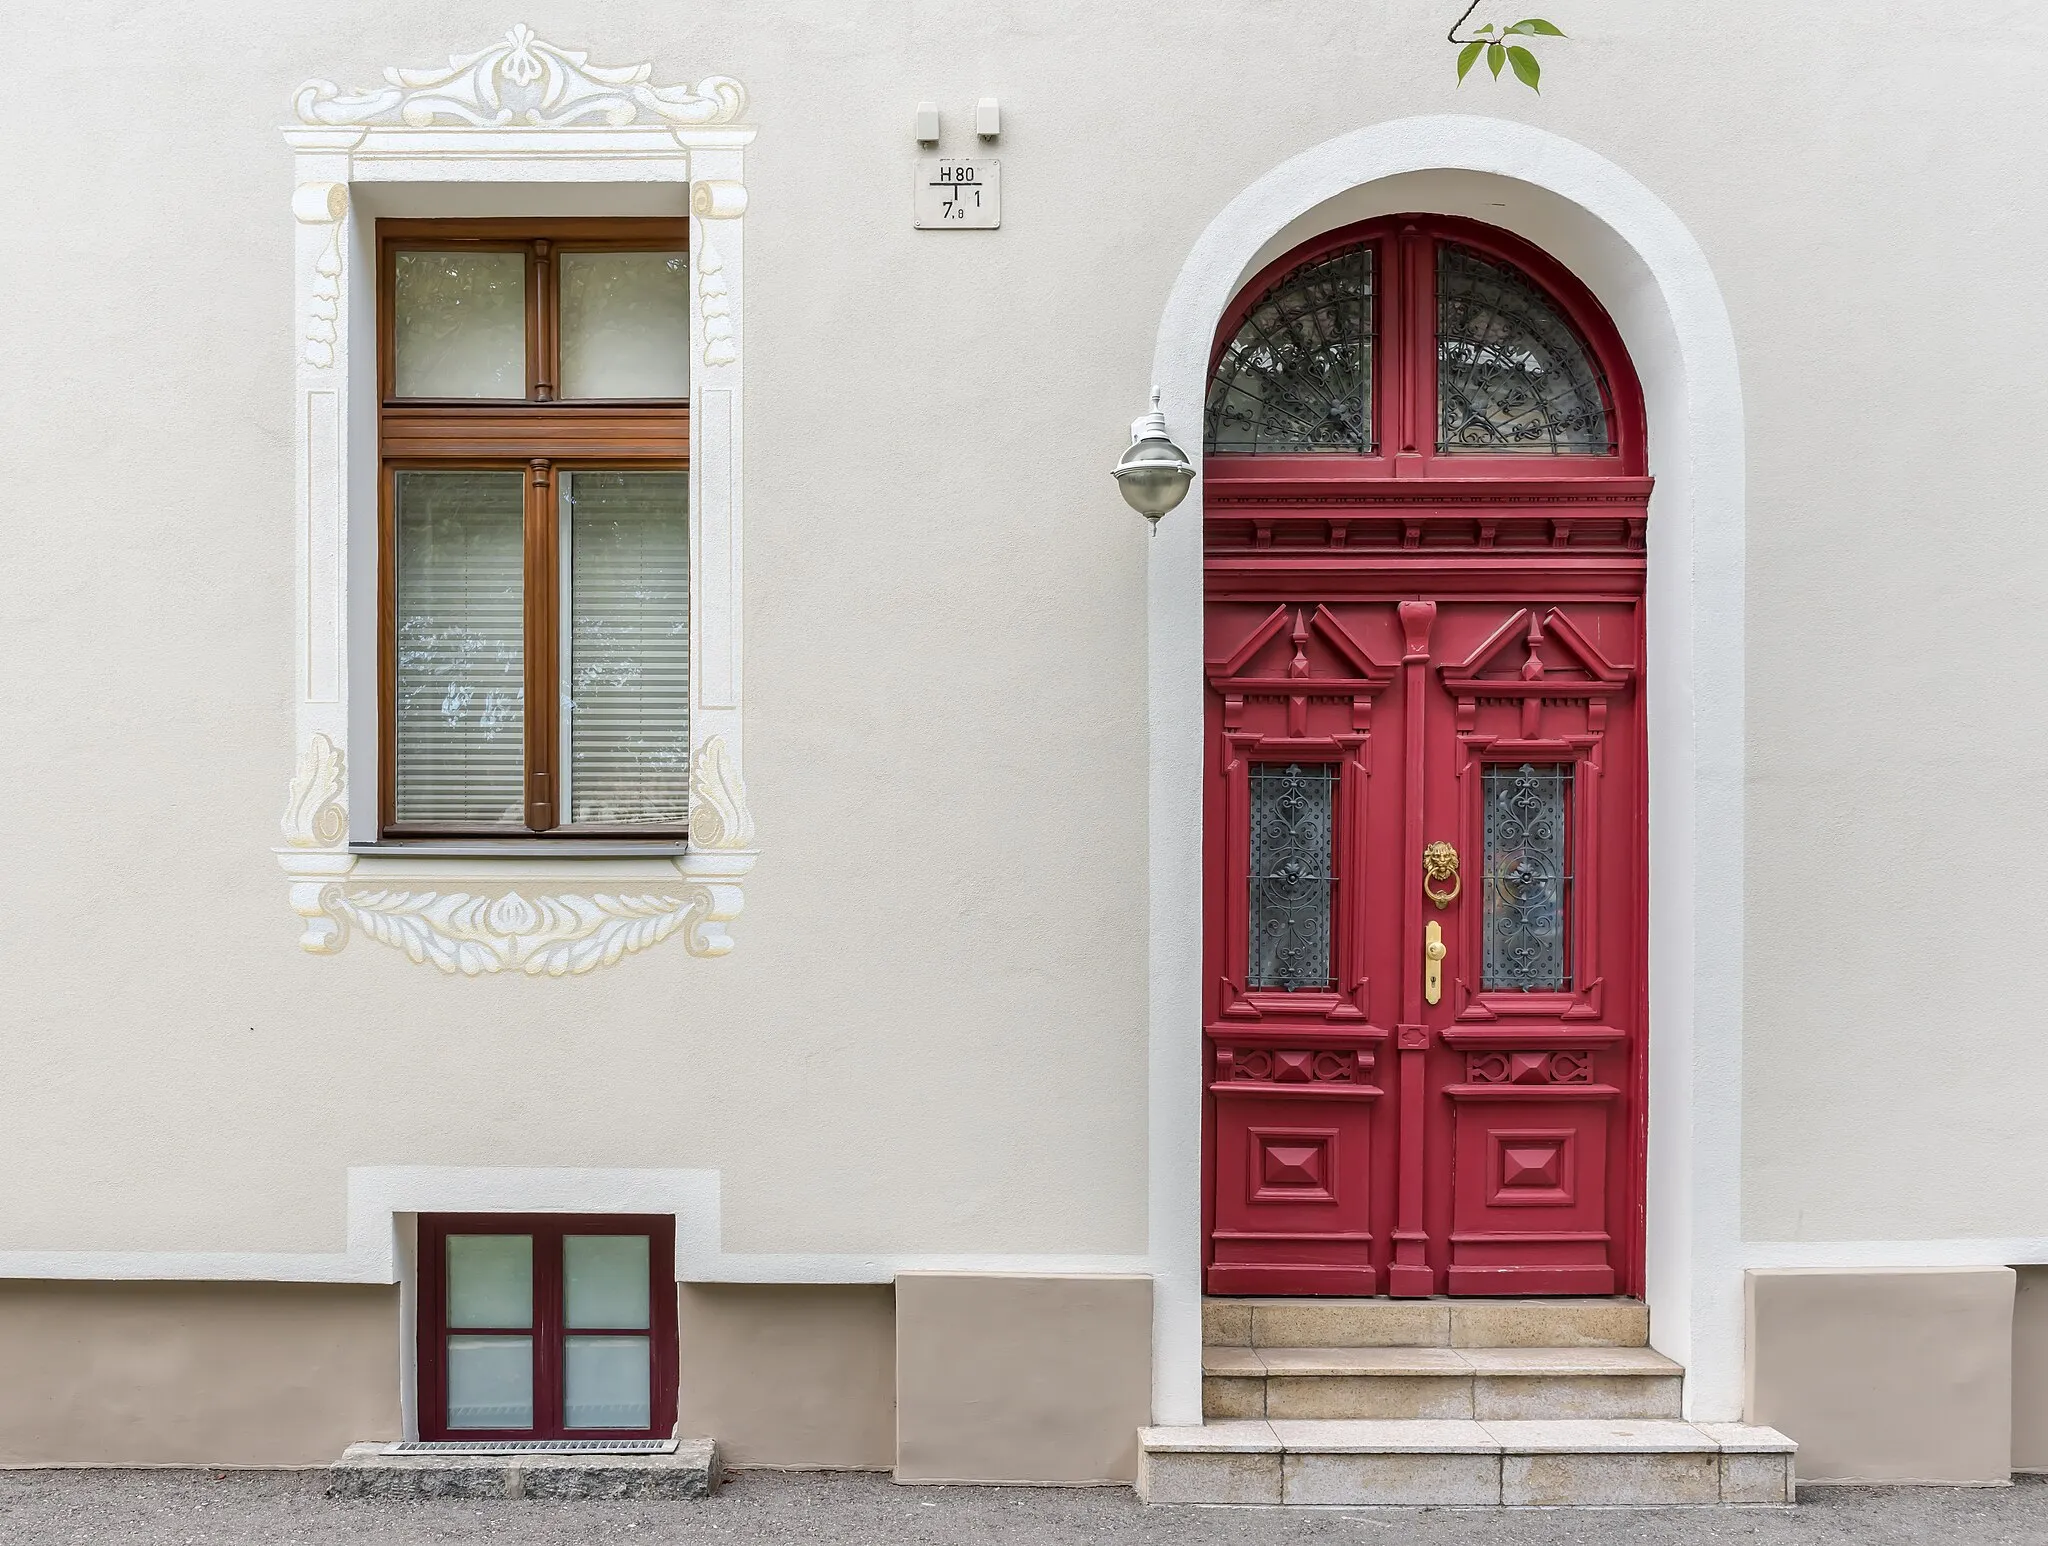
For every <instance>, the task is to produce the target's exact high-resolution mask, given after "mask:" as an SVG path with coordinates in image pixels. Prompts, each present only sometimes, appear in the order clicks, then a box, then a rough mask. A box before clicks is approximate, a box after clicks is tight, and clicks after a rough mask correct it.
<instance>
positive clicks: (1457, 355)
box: [1436, 243, 1614, 456]
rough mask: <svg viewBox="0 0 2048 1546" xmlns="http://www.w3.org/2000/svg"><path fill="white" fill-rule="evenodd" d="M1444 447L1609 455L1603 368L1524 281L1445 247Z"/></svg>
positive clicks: (1441, 253) (1440, 350)
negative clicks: (1602, 390)
mask: <svg viewBox="0 0 2048 1546" xmlns="http://www.w3.org/2000/svg"><path fill="white" fill-rule="evenodd" d="M1436 287H1437V342H1436V357H1437V409H1438V415H1439V418H1440V420H1441V428H1440V429H1439V430H1438V433H1437V449H1438V450H1439V451H1442V452H1445V453H1447V454H1452V455H1455V454H1458V453H1460V452H1474V453H1479V454H1483V455H1490V456H1499V455H1501V454H1503V453H1508V452H1516V453H1534V454H1536V455H1539V456H1605V455H1607V454H1608V453H1609V452H1610V451H1612V450H1613V449H1614V448H1613V446H1612V444H1611V443H1610V442H1609V440H1608V430H1607V409H1606V406H1605V404H1606V399H1605V396H1604V395H1603V394H1602V392H1601V390H1600V372H1599V368H1598V367H1597V366H1596V365H1595V364H1594V363H1593V357H1592V355H1591V354H1590V353H1589V352H1588V351H1587V349H1586V346H1585V345H1584V344H1583V343H1581V342H1580V341H1579V336H1578V334H1576V333H1574V332H1573V331H1572V327H1571V324H1570V323H1569V322H1567V321H1566V320H1565V319H1564V314H1563V313H1562V312H1560V311H1559V310H1558V309H1557V308H1556V307H1555V306H1553V305H1552V304H1551V303H1550V300H1549V298H1548V297H1547V296H1545V295H1544V293H1543V292H1542V291H1541V290H1539V289H1538V288H1537V287H1536V284H1535V282H1534V281H1533V280H1531V279H1530V278H1529V277H1528V276H1527V275H1525V274H1523V273H1521V272H1519V271H1518V270H1516V269H1512V268H1509V267H1508V266H1507V265H1505V264H1501V263H1492V262H1489V261H1488V260H1487V259H1485V258H1482V257H1480V256H1479V254H1478V253H1476V252H1469V251H1467V250H1466V249H1465V248H1463V247H1456V246H1452V245H1451V244H1449V243H1446V244H1445V245H1444V246H1442V247H1440V248H1439V249H1438V250H1437V268H1436Z"/></svg>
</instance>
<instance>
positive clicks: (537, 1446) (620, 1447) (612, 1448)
mask: <svg viewBox="0 0 2048 1546" xmlns="http://www.w3.org/2000/svg"><path fill="white" fill-rule="evenodd" d="M675 1452H676V1441H675V1440H674V1439H405V1440H402V1441H401V1442H399V1443H397V1444H386V1445H385V1446H384V1453H385V1454H387V1455H673V1454H674V1453H675Z"/></svg>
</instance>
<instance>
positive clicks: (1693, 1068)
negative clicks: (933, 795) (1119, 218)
mask: <svg viewBox="0 0 2048 1546" xmlns="http://www.w3.org/2000/svg"><path fill="white" fill-rule="evenodd" d="M1421 173H1465V174H1481V175H1482V176H1483V177H1489V178H1495V179H1506V180H1508V181H1509V182H1511V183H1512V184H1516V185H1521V186H1523V187H1526V188H1527V189H1529V190H1531V192H1532V194H1533V195H1534V196H1535V198H1536V199H1537V200H1538V201H1539V202H1541V203H1543V204H1546V205H1549V206H1563V207H1568V208H1569V210H1570V211H1571V212H1572V214H1573V216H1574V217H1575V218H1576V219H1577V221H1578V223H1579V225H1580V226H1581V228H1582V232H1581V234H1582V235H1583V236H1584V238H1585V242H1584V247H1585V250H1584V251H1583V252H1581V253H1579V254H1576V255H1574V254H1568V253H1563V252H1558V253H1557V255H1558V256H1559V257H1560V258H1561V259H1563V260H1564V261H1566V262H1567V263H1570V264H1571V265H1572V266H1573V267H1574V268H1575V269H1576V270H1578V271H1579V277H1580V278H1581V279H1582V280H1584V281H1585V282H1586V283H1587V284H1588V285H1589V286H1590V287H1591V288H1592V289H1593V290H1594V293H1595V294H1597V295H1598V296H1599V297H1600V299H1601V301H1602V303H1603V304H1604V305H1606V306H1607V308H1608V310H1609V312H1610V313H1611V314H1612V315H1613V317H1614V320H1615V322H1616V324H1617V325H1618V326H1619V327H1620V329H1621V332H1622V336H1623V339H1624V341H1625V342H1626V343H1627V345H1628V348H1629V352H1630V354H1631V356H1632V358H1633V359H1634V362H1635V365H1636V369H1637V371H1638V373H1639V374H1640V376H1641V377H1642V382H1643V392H1644V398H1645V405H1646V407H1647V409H1648V414H1649V445H1650V470H1651V472H1652V473H1654V474H1655V476H1656V479H1657V487H1656V492H1655V494H1654V495H1653V496H1652V499H1651V503H1650V521H1649V576H1648V580H1647V623H1648V631H1649V646H1648V660H1647V662H1646V678H1647V684H1648V699H1647V703H1646V706H1645V707H1646V712H1647V717H1648V726H1649V743H1650V1032H1649V1046H1650V1111H1649V1183H1648V1190H1647V1194H1646V1195H1647V1205H1648V1213H1649V1217H1648V1279H1647V1284H1648V1288H1647V1292H1648V1298H1649V1302H1650V1311H1651V1333H1650V1335H1651V1341H1652V1342H1653V1343H1654V1344H1655V1345H1656V1346H1657V1347H1658V1348H1659V1349H1660V1350H1661V1351H1663V1352H1664V1353H1666V1354H1668V1355H1669V1356H1670V1357H1672V1358H1675V1359H1677V1360H1678V1361H1679V1362H1681V1363H1682V1364H1684V1365H1685V1366H1686V1371H1687V1373H1686V1391H1685V1411H1686V1415H1687V1416H1688V1417H1690V1418H1693V1419H1695V1420H1699V1421H1721V1420H1730V1419H1734V1418H1737V1417H1739V1416H1740V1415H1741V1408H1742V1258H1741V1244H1740V1231H1741V1215H1740V1199H1741V1182H1740V1161H1741V1137H1742V1126H1741V1122H1742V1113H1741V1090H1742V1007H1741V1006H1742V972H1743V960H1742V837H1743V723H1742V716H1743V564H1744V558H1743V477H1744V467H1743V420H1742V390H1741V382H1740V379H1739V375H1738V371H1737V368H1736V355H1735V339H1734V333H1733V330H1732V329H1731V327H1730V325H1729V321H1728V312H1727V307H1726V305H1725V304H1724V303H1723V300H1722V297H1721V291H1720V287H1719V285H1718V284H1717V283H1716V282H1715V279H1714V276H1713V273H1712V271H1711V270H1710V268H1709V267H1708V264H1707V260H1706V255H1705V254H1704V253H1703V252H1702V251H1701V249H1700V246H1699V244H1698V243H1697V242H1696V241H1695V240H1694V239H1693V237H1692V235H1691V233H1690V232H1688V231H1687V230H1686V228H1685V226H1684V225H1683V224H1682V223H1681V222H1680V221H1679V219H1678V217H1677V216H1676V215H1674V214H1673V213H1672V212H1671V210H1670V209H1669V208H1667V207H1666V206H1665V205H1664V203H1663V202H1662V201H1661V200H1659V199H1658V198H1657V196H1656V195H1655V194H1653V193H1652V192H1651V191H1650V190H1649V189H1648V188H1646V187H1644V186H1643V185H1642V184H1641V183H1640V182H1638V181H1636V180H1635V179H1634V178H1633V177H1631V176H1630V175H1629V174H1628V173H1627V172H1625V171H1623V170H1622V169H1621V168H1620V167H1618V166H1616V165H1615V164H1614V163H1613V162H1611V161H1609V160H1607V159H1606V158H1605V157H1603V156H1601V155H1598V154H1597V153H1595V152H1593V151H1591V150H1588V149H1587V148H1586V147H1584V146H1583V145H1579V144H1575V143H1574V142H1572V141H1570V140H1567V139H1564V138H1562V137H1560V136H1558V135H1555V134H1551V133H1549V132H1547V131H1545V130H1542V129H1536V128H1532V127H1530V126H1529V125H1527V124H1522V123H1514V122H1509V121H1506V120H1502V119H1493V118H1481V117H1466V116H1451V115H1445V116H1432V117H1419V118H1404V119H1399V120H1396V121H1393V122H1389V123H1383V124H1375V125H1372V126H1370V127H1367V128H1362V129H1357V130H1354V131H1352V132H1351V133H1348V134H1344V135H1340V136H1338V137H1337V138H1336V139H1333V140H1328V141H1325V142H1324V143H1323V144H1321V145H1318V146H1315V147H1314V148H1312V149H1310V150H1306V151H1303V152H1302V153H1301V154H1299V155H1297V156H1295V157H1293V158H1292V159H1291V160H1288V161H1285V162H1282V163H1281V164H1280V165H1278V166H1276V167H1274V168H1273V169H1272V170H1271V171H1269V172H1267V173H1266V174H1265V175H1264V176H1262V177H1260V178H1259V179H1258V180H1257V181H1256V182H1254V183H1253V184H1252V185H1251V186H1250V187H1248V188H1246V189H1245V190H1244V192H1242V193H1241V194H1239V195H1238V196H1237V197H1236V198H1235V199H1233V200H1231V202H1230V203H1229V204H1228V205H1227V206H1226V207H1225V208H1224V209H1223V210H1222V212H1221V213H1219V214H1218V215H1217V216H1216V218H1215V219H1214V220H1212V221H1211V222H1210V224H1209V226H1208V229H1206V230H1205V231H1203V233H1202V235H1201V236H1200V238H1199V239H1197V241H1196V242H1195V244H1194V247H1193V248H1192V250H1191V251H1190V252H1189V254H1188V257H1187V261H1186V262H1185V264H1183V266H1182V268H1181V271H1180V274H1179V276H1178V278H1177V279H1176V280H1175V281H1174V285H1173V289H1172V292H1171V293H1170V294H1169V296H1168V297H1167V301H1166V309H1165V314H1164V315H1163V317H1162V318H1161V320H1160V325H1159V337H1158V343H1157V346H1156V349H1155V351H1154V354H1153V366H1152V384H1154V385H1156V386H1157V387H1158V388H1159V389H1160V391H1161V393H1162V402H1163V406H1164V408H1165V411H1166V416H1167V422H1168V423H1169V424H1170V425H1171V426H1172V427H1173V429H1174V430H1175V431H1176V432H1177V433H1178V434H1179V436H1180V437H1181V439H1182V442H1183V443H1184V444H1192V443H1193V442H1192V441H1191V440H1189V439H1188V438H1187V437H1189V436H1194V437H1197V438H1199V435H1200V426H1201V423H1202V404H1203V397H1204V392H1205V387H1206V377H1207V373H1208V360H1209V349H1210V345H1211V342H1212V340H1213V338H1214V336H1215V331H1216V326H1217V323H1218V321H1219V320H1220V319H1221V317H1222V314H1223V309H1224V307H1225V306H1226V305H1227V304H1228V302H1229V300H1230V298H1231V296H1232V294H1233V293H1234V292H1235V291H1236V289H1237V287H1238V285H1239V284H1240V283H1241V282H1242V281H1243V280H1244V278H1246V277H1247V276H1248V274H1249V272H1250V271H1251V269H1252V267H1253V264H1254V260H1255V259H1262V258H1265V257H1269V256H1271V255H1272V253H1270V252H1268V251H1267V248H1268V246H1269V244H1271V245H1272V246H1273V247H1274V248H1275V249H1276V250H1277V249H1280V248H1284V247H1286V246H1291V245H1292V244H1293V240H1294V239H1299V238H1300V237H1305V236H1306V235H1307V234H1309V232H1308V231H1307V230H1306V229H1303V227H1304V226H1306V225H1308V224H1311V223H1312V217H1313V215H1314V212H1316V211H1317V210H1318V209H1319V208H1321V207H1323V206H1326V205H1332V203H1333V201H1336V207H1341V206H1342V204H1343V202H1344V201H1345V200H1346V199H1347V197H1348V198H1350V199H1351V200H1353V201H1356V200H1357V199H1358V198H1359V197H1360V195H1361V193H1363V192H1364V191H1365V190H1368V189H1369V188H1370V187H1371V185H1374V184H1379V183H1383V182H1385V181H1386V180H1387V179H1391V178H1407V177H1409V176H1410V175H1411V174H1421ZM1537 190H1540V193H1539V192H1537ZM1403 192H1404V193H1405V192H1406V190H1403ZM1430 207H1432V206H1430V205H1427V204H1416V203H1392V204H1387V205H1385V206H1384V208H1386V209H1388V210H1392V209H1406V208H1430ZM1369 212H1372V211H1367V210H1359V209H1354V210H1352V211H1350V218H1358V217H1359V216H1360V215H1362V214H1363V213H1369ZM1443 212H1445V213H1466V214H1475V213H1476V214H1479V215H1480V216H1481V218H1492V219H1493V221H1494V223H1495V224H1498V225H1503V226H1508V227H1510V228H1515V227H1516V225H1517V221H1516V220H1515V219H1514V218H1512V217H1503V216H1502V214H1501V213H1500V211H1499V210H1498V209H1496V210H1495V211H1494V212H1493V214H1492V215H1491V216H1490V217H1489V216H1488V215H1487V214H1486V213H1485V211H1484V210H1483V209H1481V210H1474V209H1470V208H1465V209H1452V210H1445V211H1443ZM1326 223H1328V224H1332V225H1334V224H1339V223H1342V221H1341V220H1340V219H1338V218H1336V217H1335V216H1334V215H1333V216H1332V217H1331V218H1329V219H1328V220H1327V222H1326ZM1522 234H1524V235H1529V236H1531V237H1532V239H1535V240H1537V241H1538V242H1539V243H1541V244H1543V245H1546V246H1552V244H1551V243H1550V242H1549V241H1546V240H1545V236H1544V234H1543V233H1539V232H1532V231H1529V230H1527V229H1524V230H1523V232H1522ZM1283 236H1284V237H1285V238H1286V239H1283ZM1552 250H1553V251H1554V252H1556V248H1555V247H1554V246H1552ZM1574 256H1576V257H1577V258H1578V260H1579V261H1576V262H1574V261H1573V259H1574ZM1589 268H1590V269H1592V270H1594V271H1590V272H1589V271H1587V270H1588V269H1589ZM1201 492H1202V490H1201V484H1200V482H1199V480H1198V481H1197V483H1196V486H1195V489H1194V491H1193V493H1192V494H1191V495H1190V497H1189V498H1188V500H1187V502H1186V503H1185V504H1184V505H1182V506H1181V508H1180V509H1179V510H1177V511H1175V512H1174V513H1173V514H1172V515H1170V516H1168V517H1167V518H1166V519H1165V520H1164V521H1162V522H1161V523H1160V528H1159V531H1158V533H1157V535H1156V539H1155V540H1154V541H1153V542H1152V543H1151V544H1149V548H1150V554H1151V558H1150V573H1149V578H1148V593H1147V612H1148V620H1147V638H1148V665H1149V700H1148V718H1149V729H1150V738H1151V773H1150V813H1151V814H1150V850H1151V860H1150V885H1151V937H1150V960H1149V969H1150V980H1151V995H1150V1001H1151V1027H1150V1081H1151V1084H1150V1097H1149V1116H1150V1125H1149V1139H1148V1145H1149V1148H1148V1161H1149V1188H1150V1195H1149V1220H1150V1252H1151V1261H1152V1271H1153V1274H1154V1278H1155V1284H1156V1286H1155V1295H1156V1299H1155V1316H1154V1330H1153V1355H1154V1357H1153V1409H1154V1420H1155V1421H1157V1422H1164V1423H1198V1422H1200V1421H1201V1420H1202V1396H1201V1342H1202V1334H1201V1272H1200V1267H1201V1173H1202V1154H1201V1105H1200V1094H1199V1092H1200V1090H1201V1083H1202V1070H1201V1030H1200V1028H1201V981H1200V978H1201V957H1202V885H1201V864H1202V691H1203V679H1202V499H1201Z"/></svg>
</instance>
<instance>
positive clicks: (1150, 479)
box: [1113, 387, 1195, 525]
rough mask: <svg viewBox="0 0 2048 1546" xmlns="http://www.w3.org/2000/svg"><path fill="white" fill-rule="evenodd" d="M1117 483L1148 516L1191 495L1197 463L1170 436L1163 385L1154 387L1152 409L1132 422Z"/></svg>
mask: <svg viewBox="0 0 2048 1546" xmlns="http://www.w3.org/2000/svg"><path fill="white" fill-rule="evenodd" d="M1113 476H1114V477H1115V478H1116V486H1117V488H1118V489H1119V490H1120V491H1121V492H1122V494H1123V496H1124V503H1125V504H1127V505H1129V506H1130V507H1131V508H1132V509H1133V510H1135V511H1137V512H1138V514H1140V515H1142V516H1143V517H1145V519H1146V520H1148V521H1151V522H1153V523H1154V524H1155V525H1156V524H1157V523H1158V521H1159V518H1160V517H1161V516H1162V515H1164V514H1166V512H1167V511H1169V510H1171V509H1172V508H1173V507H1174V506H1175V505H1177V504H1179V503H1180V502H1181V501H1182V500H1183V499H1186V498H1187V497H1188V487H1189V485H1191V484H1192V483H1193V482H1194V481H1195V465H1194V463H1192V462H1190V461H1189V460H1188V458H1187V453H1186V452H1185V451H1183V450H1181V448H1180V447H1179V446H1177V445H1175V444H1174V443H1173V442H1172V441H1171V440H1169V439H1167V438H1166V415H1165V414H1164V413H1162V412H1161V411H1160V409H1159V388H1157V387H1154V388H1153V389H1152V411H1151V412H1150V413H1148V414H1146V415H1145V416H1144V417H1143V418H1141V419H1135V420H1133V421H1132V423H1131V446H1130V449H1129V450H1128V451H1126V452H1124V454H1123V457H1122V458H1121V459H1120V460H1119V461H1118V462H1117V464H1116V469H1115V472H1114V474H1113Z"/></svg>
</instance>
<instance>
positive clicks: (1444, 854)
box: [1422, 843, 1464, 912]
mask: <svg viewBox="0 0 2048 1546" xmlns="http://www.w3.org/2000/svg"><path fill="white" fill-rule="evenodd" d="M1431 881H1436V882H1438V883H1439V884H1441V883H1442V882H1444V881H1449V882H1450V883H1451V889H1450V890H1448V891H1436V890H1432V889H1431V887H1430V882H1431ZM1463 885H1464V882H1463V881H1461V880H1459V879H1458V850H1457V849H1455V848H1453V847H1452V846H1451V845H1450V844H1449V843H1431V844H1430V845H1429V846H1428V847H1427V848H1425V849H1423V850H1422V894H1423V895H1424V896H1426V897H1428V898H1429V899H1430V900H1431V901H1432V902H1434V903H1436V905H1437V910H1438V911H1439V912H1441V911H1442V910H1443V909H1444V908H1446V907H1449V906H1450V905H1451V903H1453V902H1455V901H1457V900H1458V891H1459V888H1460V887H1462V886H1463Z"/></svg>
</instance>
